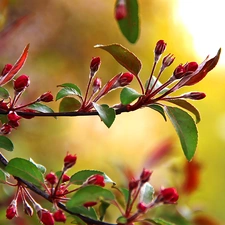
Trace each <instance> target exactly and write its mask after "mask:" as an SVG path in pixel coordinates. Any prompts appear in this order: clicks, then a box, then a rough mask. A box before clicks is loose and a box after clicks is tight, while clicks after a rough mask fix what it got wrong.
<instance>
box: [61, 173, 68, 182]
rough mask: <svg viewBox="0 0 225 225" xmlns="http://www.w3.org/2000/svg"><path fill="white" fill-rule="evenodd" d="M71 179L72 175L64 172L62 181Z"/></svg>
mask: <svg viewBox="0 0 225 225" xmlns="http://www.w3.org/2000/svg"><path fill="white" fill-rule="evenodd" d="M69 180H70V176H68V175H67V174H63V177H62V182H63V183H64V182H67V181H69Z"/></svg>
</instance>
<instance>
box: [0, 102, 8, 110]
mask: <svg viewBox="0 0 225 225" xmlns="http://www.w3.org/2000/svg"><path fill="white" fill-rule="evenodd" d="M8 109H9V107H8V103H5V102H3V101H1V102H0V111H8Z"/></svg>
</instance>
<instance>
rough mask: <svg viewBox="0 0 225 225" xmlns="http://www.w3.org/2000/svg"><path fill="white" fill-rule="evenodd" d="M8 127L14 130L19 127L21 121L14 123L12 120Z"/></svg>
mask: <svg viewBox="0 0 225 225" xmlns="http://www.w3.org/2000/svg"><path fill="white" fill-rule="evenodd" d="M8 125H9V126H11V127H12V128H16V127H18V126H19V125H20V124H19V121H12V120H10V121H9V122H8Z"/></svg>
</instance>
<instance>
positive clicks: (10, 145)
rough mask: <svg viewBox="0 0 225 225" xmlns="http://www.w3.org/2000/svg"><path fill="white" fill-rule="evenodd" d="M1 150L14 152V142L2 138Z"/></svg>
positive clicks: (0, 142) (0, 137)
mask: <svg viewBox="0 0 225 225" xmlns="http://www.w3.org/2000/svg"><path fill="white" fill-rule="evenodd" d="M0 148H3V149H5V150H7V151H10V152H11V151H13V149H14V146H13V143H12V141H11V140H10V139H9V138H7V137H6V136H0Z"/></svg>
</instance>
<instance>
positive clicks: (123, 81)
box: [118, 72, 134, 87]
mask: <svg viewBox="0 0 225 225" xmlns="http://www.w3.org/2000/svg"><path fill="white" fill-rule="evenodd" d="M133 78H134V75H133V74H132V73H128V72H127V73H122V74H121V75H120V76H119V79H118V83H119V85H120V86H121V87H123V86H126V85H128V84H130V83H131V81H132V80H133Z"/></svg>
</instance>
